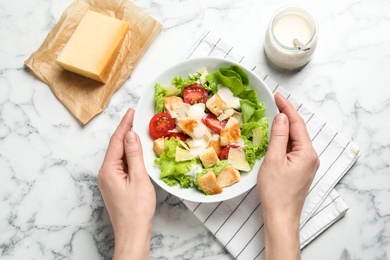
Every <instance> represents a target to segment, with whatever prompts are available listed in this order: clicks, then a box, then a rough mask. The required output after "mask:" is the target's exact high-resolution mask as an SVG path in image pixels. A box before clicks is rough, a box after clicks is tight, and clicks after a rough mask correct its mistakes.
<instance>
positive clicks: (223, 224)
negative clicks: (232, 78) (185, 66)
mask: <svg viewBox="0 0 390 260" xmlns="http://www.w3.org/2000/svg"><path fill="white" fill-rule="evenodd" d="M204 56H212V57H220V58H221V57H222V58H226V59H230V60H232V61H235V62H238V63H240V64H241V65H243V66H245V67H246V68H249V69H251V70H252V71H253V72H255V73H256V74H257V75H259V76H260V78H262V79H263V80H264V81H265V83H266V84H267V86H268V87H269V88H270V89H271V91H272V92H273V93H275V92H280V93H282V94H283V95H284V96H285V97H286V98H287V99H288V100H289V101H290V102H291V103H292V104H293V106H294V107H295V108H296V110H297V111H298V112H299V114H300V115H301V116H302V118H303V119H304V120H305V122H306V126H307V129H308V131H309V134H310V137H311V139H312V143H313V146H314V148H315V149H316V151H317V153H318V155H319V157H320V160H321V165H320V168H319V169H318V171H317V174H316V176H315V178H314V180H313V183H312V185H311V187H310V190H309V192H308V194H307V198H306V202H305V204H304V207H303V211H302V217H301V232H300V240H301V248H303V247H304V246H306V245H307V244H308V243H310V242H311V241H312V240H313V239H314V238H315V237H317V236H318V235H319V234H321V232H323V231H324V230H325V229H327V228H328V227H329V226H331V225H332V224H333V223H335V222H336V221H337V220H339V219H340V218H342V217H343V216H344V215H345V213H346V212H347V210H348V206H347V205H346V203H345V202H344V201H343V199H342V198H341V197H340V196H339V194H338V193H337V191H336V190H335V189H334V187H335V185H336V184H337V182H338V181H339V180H340V179H341V178H342V177H343V176H344V174H346V173H347V171H348V170H349V169H350V167H351V166H352V165H353V164H354V163H355V161H356V160H357V158H358V157H359V154H360V150H359V147H358V146H357V145H356V144H354V143H352V142H351V141H349V140H348V139H346V138H345V137H343V136H342V135H341V134H339V133H338V132H337V131H335V130H333V129H331V128H330V127H328V126H327V124H326V123H325V122H323V121H321V120H320V119H319V118H318V117H317V116H316V115H315V113H313V112H311V111H310V110H308V109H307V108H306V107H305V106H304V105H303V104H301V103H299V102H297V100H295V99H294V97H293V96H292V95H291V94H289V93H286V91H285V90H284V89H283V88H282V87H281V86H280V85H279V84H277V83H276V82H274V81H273V80H272V79H270V77H268V76H267V75H265V74H264V73H262V72H261V71H259V70H258V69H257V67H256V65H254V64H251V63H250V61H247V60H246V59H245V57H244V56H242V55H240V54H239V52H238V51H236V49H234V47H233V46H230V45H229V44H227V43H226V42H223V40H222V39H221V38H220V37H218V36H216V35H215V34H213V33H212V32H207V33H205V34H204V35H202V36H201V37H200V39H198V40H197V41H196V42H195V44H194V46H193V47H192V48H191V50H190V51H189V52H188V55H187V57H186V58H187V59H189V58H195V57H204ZM183 202H184V204H185V205H186V206H187V207H188V208H189V209H190V210H191V211H192V212H193V213H194V214H195V215H196V216H197V217H198V219H199V220H200V221H202V222H203V223H204V224H205V225H206V227H207V228H208V229H209V230H210V232H212V233H213V234H214V235H215V236H216V238H217V239H218V240H219V241H220V242H221V243H222V245H224V246H225V247H226V249H227V250H228V251H229V252H230V253H231V255H232V256H233V257H235V258H237V259H246V260H247V259H263V258H264V239H263V237H264V233H263V232H264V229H263V220H262V217H261V203H260V202H259V198H258V194H257V189H256V186H255V187H253V188H252V189H251V190H250V191H248V192H246V193H245V194H242V195H241V196H239V197H236V198H234V199H231V200H228V201H223V202H219V203H195V202H191V201H186V200H183Z"/></svg>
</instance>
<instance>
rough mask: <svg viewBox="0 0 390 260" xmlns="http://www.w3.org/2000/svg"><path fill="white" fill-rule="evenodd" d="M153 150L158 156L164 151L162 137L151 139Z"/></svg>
mask: <svg viewBox="0 0 390 260" xmlns="http://www.w3.org/2000/svg"><path fill="white" fill-rule="evenodd" d="M153 151H154V152H155V153H156V154H157V156H158V157H160V156H161V154H162V153H163V152H164V138H158V139H156V140H154V141H153Z"/></svg>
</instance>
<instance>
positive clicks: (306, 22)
mask: <svg viewBox="0 0 390 260" xmlns="http://www.w3.org/2000/svg"><path fill="white" fill-rule="evenodd" d="M317 38H318V24H317V21H316V19H315V18H314V16H313V15H312V14H311V12H310V11H309V10H307V9H305V8H302V7H296V6H290V7H284V8H282V9H280V10H279V11H277V12H276V13H275V14H274V15H273V17H272V19H271V22H270V24H269V26H268V29H267V32H266V36H265V41H264V51H265V53H266V55H267V57H268V59H269V60H270V61H271V63H273V64H274V65H275V66H276V67H279V68H281V69H287V70H297V69H300V68H302V67H303V66H305V65H306V64H307V63H308V62H309V61H310V59H311V57H312V55H313V53H314V50H315V49H316V46H317ZM294 39H297V40H299V41H300V42H301V43H302V44H303V45H304V46H303V47H304V48H307V50H303V49H302V48H299V47H298V46H297V44H296V43H294Z"/></svg>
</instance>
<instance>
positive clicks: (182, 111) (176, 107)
mask: <svg viewBox="0 0 390 260" xmlns="http://www.w3.org/2000/svg"><path fill="white" fill-rule="evenodd" d="M164 107H165V110H166V111H168V113H169V114H170V115H171V117H172V118H179V117H184V116H186V114H187V111H188V109H189V107H190V106H189V105H188V104H186V103H184V102H183V99H182V98H181V97H177V96H170V97H165V98H164Z"/></svg>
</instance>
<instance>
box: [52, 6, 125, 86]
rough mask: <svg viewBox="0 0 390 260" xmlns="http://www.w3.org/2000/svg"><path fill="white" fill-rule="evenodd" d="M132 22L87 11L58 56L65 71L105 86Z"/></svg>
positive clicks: (58, 60)
mask: <svg viewBox="0 0 390 260" xmlns="http://www.w3.org/2000/svg"><path fill="white" fill-rule="evenodd" d="M128 28H129V23H128V22H126V21H121V20H118V19H116V18H113V17H109V16H106V15H103V14H100V13H97V12H93V11H88V12H87V13H86V14H85V15H84V17H83V18H82V19H81V21H80V23H79V24H78V26H77V28H76V30H75V31H74V32H73V34H72V36H71V37H70V39H69V41H68V42H67V43H66V45H65V46H64V48H63V49H62V51H61V52H60V53H59V55H58V57H57V60H56V61H57V62H58V63H59V64H60V65H61V66H62V67H63V68H64V69H65V70H68V71H71V72H74V73H77V74H79V75H82V76H84V77H87V78H90V79H94V80H97V81H100V82H102V83H106V82H107V79H108V76H109V75H110V72H111V69H112V66H113V64H114V62H115V60H116V57H117V55H118V52H119V50H120V47H121V45H122V42H123V40H124V38H125V35H126V33H127V31H128Z"/></svg>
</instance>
